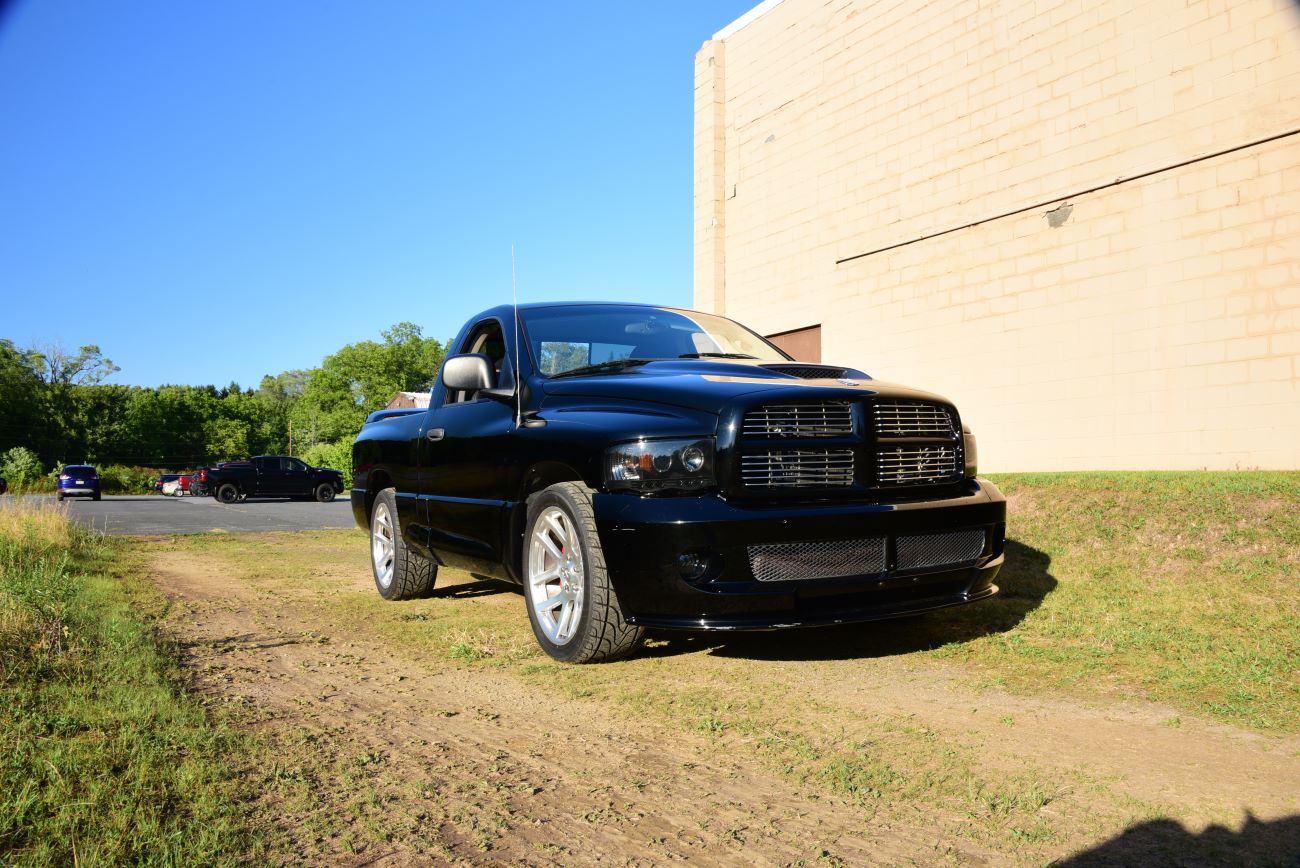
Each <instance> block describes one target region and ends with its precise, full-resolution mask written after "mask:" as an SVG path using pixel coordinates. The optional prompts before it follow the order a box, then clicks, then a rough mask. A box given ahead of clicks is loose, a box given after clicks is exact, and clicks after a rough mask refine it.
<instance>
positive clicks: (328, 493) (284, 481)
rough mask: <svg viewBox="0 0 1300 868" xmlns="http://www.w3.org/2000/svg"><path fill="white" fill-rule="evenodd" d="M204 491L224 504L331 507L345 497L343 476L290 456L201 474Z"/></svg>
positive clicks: (230, 463)
mask: <svg viewBox="0 0 1300 868" xmlns="http://www.w3.org/2000/svg"><path fill="white" fill-rule="evenodd" d="M198 475H199V486H200V489H201V490H203V491H205V492H207V493H208V494H211V495H212V496H213V497H215V498H216V499H217V500H219V501H221V502H222V503H234V502H235V501H237V500H243V499H244V498H246V497H314V498H315V499H316V500H319V501H320V502H321V503H329V502H330V501H331V500H333V499H334V496H335V495H337V494H342V493H343V474H342V472H340V471H338V470H330V469H329V468H327V467H311V466H309V465H307V464H306V463H305V462H303V461H301V460H299V459H297V458H290V457H289V456H287V455H257V456H254V457H253V458H250V459H248V460H247V461H227V462H225V463H224V464H221V465H219V466H218V467H205V468H203V469H202V470H200V471H199V473H198Z"/></svg>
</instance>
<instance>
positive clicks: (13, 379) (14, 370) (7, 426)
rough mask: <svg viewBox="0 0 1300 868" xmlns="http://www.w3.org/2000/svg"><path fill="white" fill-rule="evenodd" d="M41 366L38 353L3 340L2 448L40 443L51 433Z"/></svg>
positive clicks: (0, 349) (0, 377)
mask: <svg viewBox="0 0 1300 868" xmlns="http://www.w3.org/2000/svg"><path fill="white" fill-rule="evenodd" d="M39 366H40V360H39V358H37V356H36V353H34V352H33V351H31V350H20V349H18V348H17V347H15V346H14V343H13V341H10V340H6V339H0V411H2V412H0V450H5V449H9V448H10V447H13V446H28V445H32V444H35V443H39V442H40V441H41V440H43V439H44V438H45V437H47V436H48V434H49V430H48V426H47V425H46V421H45V417H44V414H43V413H42V404H43V400H44V394H43V393H44V389H45V383H44V382H43V381H42V380H41V376H40V373H39Z"/></svg>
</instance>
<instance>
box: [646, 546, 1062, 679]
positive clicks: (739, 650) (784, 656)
mask: <svg viewBox="0 0 1300 868" xmlns="http://www.w3.org/2000/svg"><path fill="white" fill-rule="evenodd" d="M1051 561H1052V559H1051V558H1050V557H1049V556H1048V555H1047V554H1046V553H1044V552H1041V551H1039V550H1038V549H1035V548H1031V547H1029V546H1027V545H1023V544H1022V543H1019V542H1016V541H1015V540H1007V548H1006V563H1005V564H1004V565H1003V567H1002V571H1001V573H999V575H998V578H997V585H998V587H999V588H1001V593H1000V594H999V595H998V596H996V597H994V598H993V599H991V600H985V601H983V602H979V603H972V604H971V605H969V606H958V607H955V608H952V609H944V610H941V611H938V612H931V613H930V614H928V615H919V616H914V617H910V618H904V619H895V620H889V621H871V622H867V623H864V624H849V625H844V626H836V627H810V628H807V629H795V630H779V631H770V632H745V633H671V632H655V633H653V634H652V635H651V639H652V641H651V642H650V644H649V646H648V647H647V648H646V649H645V650H644V651H643V652H642V654H643V655H644V656H648V657H668V656H674V655H677V654H689V653H692V652H697V651H708V652H709V653H712V654H716V655H718V656H721V657H743V658H750V659H755V660H849V659H858V658H864V657H891V656H894V655H898V654H910V653H912V652H914V651H928V650H931V649H934V648H938V647H940V646H943V645H949V644H952V643H954V642H970V641H972V640H974V639H978V638H980V637H982V636H988V635H991V634H993V633H1005V632H1007V631H1008V630H1011V629H1013V628H1014V627H1015V626H1016V625H1017V624H1019V623H1020V622H1021V621H1023V620H1024V618H1025V616H1026V615H1028V614H1029V613H1030V612H1032V611H1033V610H1034V609H1037V608H1038V607H1039V606H1040V605H1041V604H1042V602H1043V600H1044V599H1045V598H1046V597H1047V595H1048V594H1050V593H1051V592H1052V591H1053V590H1054V589H1055V588H1056V579H1055V578H1053V577H1052V574H1051V572H1049V567H1050V566H1051Z"/></svg>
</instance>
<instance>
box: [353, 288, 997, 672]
mask: <svg viewBox="0 0 1300 868" xmlns="http://www.w3.org/2000/svg"><path fill="white" fill-rule="evenodd" d="M452 347H453V348H454V350H455V353H456V354H455V355H452V356H450V357H449V358H448V359H447V360H446V362H445V363H444V365H443V368H442V371H441V373H440V374H439V377H438V380H437V382H436V384H435V386H434V389H433V394H432V399H431V400H430V403H429V407H428V409H427V410H382V411H378V412H376V413H372V414H371V416H370V418H369V419H368V420H367V423H366V424H365V426H364V427H363V428H362V430H361V433H360V435H359V436H358V437H357V440H356V442H355V444H354V445H353V473H354V486H353V488H352V509H353V513H354V514H355V516H356V521H357V524H358V525H360V526H361V527H362V528H364V529H367V530H369V532H370V540H371V564H372V567H373V572H374V578H375V584H376V586H377V588H378V590H379V593H380V594H381V595H382V596H384V597H385V598H386V599H405V598H411V597H418V596H423V595H427V594H428V593H429V592H430V591H431V590H432V588H433V584H434V580H435V577H436V575H437V569H438V566H439V565H447V566H452V567H459V568H462V569H465V570H468V571H470V572H472V573H474V574H476V575H486V576H492V577H496V578H501V579H505V580H508V581H511V582H515V583H517V584H519V585H522V586H523V596H524V601H525V604H526V608H527V612H528V617H529V619H530V621H531V623H532V627H533V632H534V634H535V635H536V637H537V641H538V642H539V643H540V645H541V646H542V648H543V649H544V650H545V651H546V652H547V653H548V654H550V655H551V656H552V657H554V658H555V659H557V660H563V661H570V662H588V661H598V660H609V659H614V658H617V657H619V656H623V655H626V654H629V653H631V652H633V651H634V650H635V649H636V648H637V647H638V645H639V643H640V640H641V636H642V632H643V630H644V628H647V627H654V628H668V629H683V630H741V629H774V628H782V627H799V626H813V625H820V624H839V623H847V622H855V621H870V620H876V619H881V618H890V617H898V616H904V615H912V614H916V613H920V612H925V611H929V610H932V609H939V608H942V607H945V606H954V605H958V604H961V603H969V602H973V601H975V600H982V599H984V598H986V597H990V596H992V595H994V594H996V593H997V587H996V586H995V585H994V584H993V580H994V578H995V577H996V576H997V573H998V570H999V568H1000V567H1001V565H1002V560H1003V545H1004V538H1005V527H1006V526H1005V521H1006V502H1005V499H1004V498H1003V496H1002V494H1001V493H1000V492H999V491H998V490H997V488H996V487H994V486H993V485H992V484H991V483H989V482H987V481H985V480H982V479H978V478H976V475H975V440H974V437H973V436H971V434H970V432H969V431H968V430H967V429H965V427H964V426H963V425H962V423H961V419H960V416H959V415H958V413H957V409H956V407H954V406H953V405H952V404H951V403H949V402H948V401H946V400H944V399H943V398H940V397H938V396H937V395H933V394H929V393H927V392H921V391H917V390H915V389H910V388H906V387H903V386H895V385H888V384H885V383H881V382H877V381H875V380H873V379H872V378H871V377H869V376H867V375H866V374H864V373H863V372H861V371H858V370H853V369H848V368H843V367H834V366H831V365H820V364H804V363H800V362H795V361H793V360H791V359H790V358H789V357H788V356H787V355H785V354H784V353H783V352H782V351H781V350H779V349H777V348H776V347H775V346H773V345H772V344H770V343H769V342H767V341H766V340H765V339H763V338H762V337H760V336H759V335H757V334H755V333H754V332H752V331H750V330H748V329H746V328H745V327H743V326H741V325H739V324H737V323H735V322H733V321H731V320H728V319H724V318H722V317H718V316H713V315H710V314H703V313H697V312H694V311H687V310H674V309H668V308H661V307H652V306H645V305H630V304H591V303H584V304H540V305H524V306H520V307H519V308H517V309H516V308H513V307H510V306H503V307H498V308H495V309H493V310H489V311H486V312H484V313H483V314H481V315H480V316H477V317H475V318H474V319H472V320H470V322H469V323H468V324H467V325H466V326H465V328H464V329H463V330H462V331H461V332H460V334H459V335H458V336H457V337H456V340H455V342H454V343H453V345H452Z"/></svg>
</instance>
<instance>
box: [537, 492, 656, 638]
mask: <svg viewBox="0 0 1300 868" xmlns="http://www.w3.org/2000/svg"><path fill="white" fill-rule="evenodd" d="M527 527H528V530H527V532H526V533H525V535H524V555H523V556H524V563H523V567H524V603H525V605H526V606H527V607H528V621H529V623H530V624H532V626H533V635H534V636H535V637H537V644H539V645H541V646H542V650H543V651H545V652H546V653H547V654H549V655H550V656H551V657H553V658H554V659H556V660H559V661H560V662H562V663H603V662H606V661H609V660H618V659H620V658H622V657H627V656H628V655H630V654H632V653H634V652H635V651H636V650H637V648H638V647H640V645H641V639H642V637H643V635H644V632H645V631H644V630H642V628H640V627H636V626H634V625H632V624H629V623H627V621H626V620H625V619H624V617H623V609H622V607H621V606H620V605H619V602H618V596H617V595H616V594H615V593H614V586H613V584H611V582H610V580H609V571H608V570H607V569H606V568H605V554H604V551H603V550H602V549H601V547H600V536H599V534H598V533H597V531H596V514H595V513H594V512H593V511H592V508H591V491H590V490H589V489H588V488H587V487H586V486H585V485H583V484H582V483H579V482H561V483H557V484H556V485H552V486H551V487H550V488H547V489H545V490H544V491H541V492H539V493H537V494H534V495H533V496H532V497H531V498H529V500H528V525H527Z"/></svg>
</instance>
